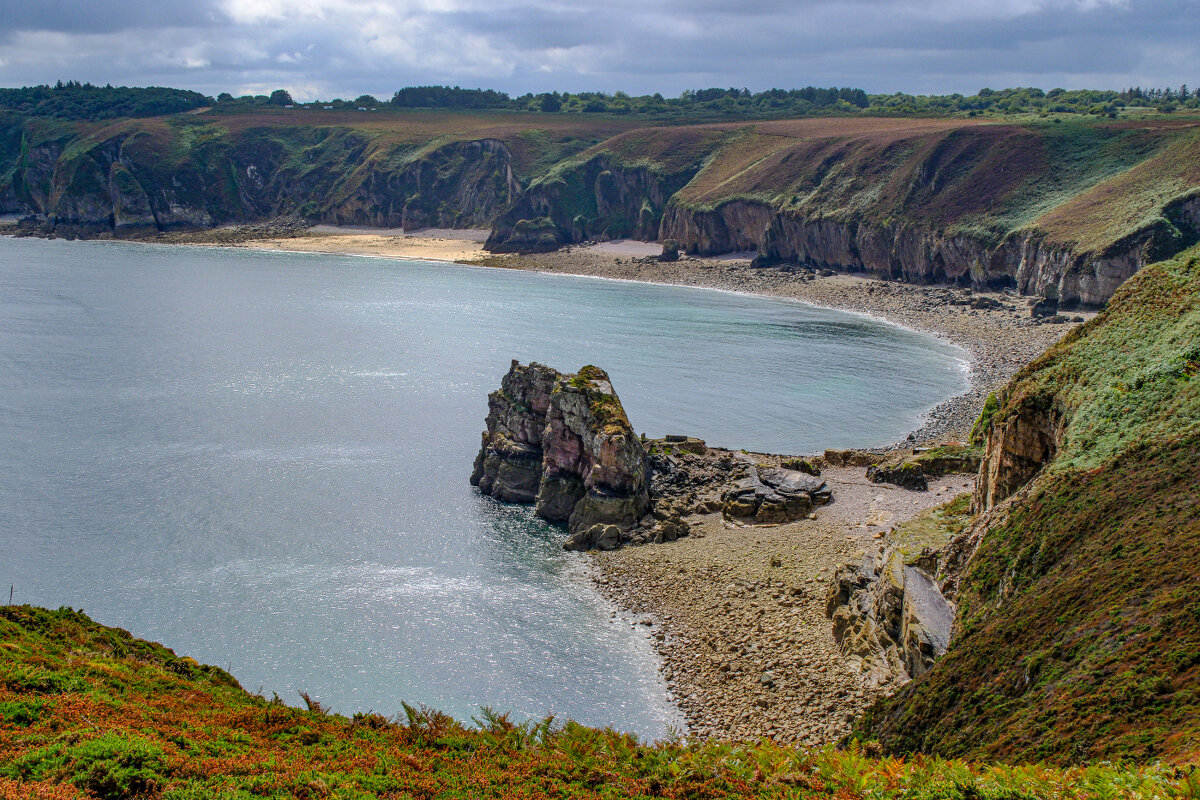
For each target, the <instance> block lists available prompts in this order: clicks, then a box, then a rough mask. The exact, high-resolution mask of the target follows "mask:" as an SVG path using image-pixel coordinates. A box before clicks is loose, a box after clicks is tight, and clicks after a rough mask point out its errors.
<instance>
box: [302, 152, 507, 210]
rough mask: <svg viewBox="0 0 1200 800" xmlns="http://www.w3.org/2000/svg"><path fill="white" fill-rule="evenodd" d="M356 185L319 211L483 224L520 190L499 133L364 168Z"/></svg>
mask: <svg viewBox="0 0 1200 800" xmlns="http://www.w3.org/2000/svg"><path fill="white" fill-rule="evenodd" d="M361 172H362V175H361V178H360V180H359V182H358V185H357V186H355V187H354V188H353V189H352V190H349V191H348V192H347V194H346V196H345V199H342V200H340V201H339V202H337V203H336V204H335V205H333V206H331V207H330V208H329V209H328V210H327V211H325V212H323V213H322V214H321V221H324V222H331V223H333V224H335V225H366V226H371V227H380V228H404V229H406V230H415V229H419V228H428V227H441V228H481V227H486V226H487V225H490V224H491V222H492V220H493V219H495V218H496V217H497V216H498V215H499V214H500V212H501V210H503V209H504V208H505V207H506V206H508V205H509V204H510V203H511V202H512V201H513V200H515V199H516V197H517V195H518V194H519V193H520V191H521V185H520V183H519V182H518V181H517V179H516V178H515V177H514V175H513V170H512V159H511V155H510V153H509V151H508V148H507V146H505V144H504V143H503V142H501V141H499V140H498V139H477V140H474V141H468V142H454V143H452V144H449V145H445V146H443V147H439V148H436V149H434V150H432V151H430V152H429V153H427V154H424V155H422V156H421V157H419V158H416V159H413V160H411V161H409V162H408V163H406V164H404V165H402V166H399V167H397V168H383V167H382V166H381V165H375V166H373V168H371V169H368V170H362V171H361Z"/></svg>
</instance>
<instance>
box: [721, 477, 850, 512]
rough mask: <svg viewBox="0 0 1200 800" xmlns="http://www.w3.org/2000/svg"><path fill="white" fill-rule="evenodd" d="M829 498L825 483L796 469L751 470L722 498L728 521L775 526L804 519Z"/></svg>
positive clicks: (828, 489) (830, 492)
mask: <svg viewBox="0 0 1200 800" xmlns="http://www.w3.org/2000/svg"><path fill="white" fill-rule="evenodd" d="M832 499H833V491H832V490H831V489H830V488H829V486H828V484H826V483H825V481H823V480H821V479H820V478H818V477H815V476H813V475H808V474H806V473H803V472H800V471H799V470H792V469H784V468H781V467H767V468H759V467H754V468H752V469H751V471H750V474H748V475H747V476H746V477H745V478H743V479H742V480H740V481H738V482H737V483H736V484H735V485H734V487H733V488H732V489H730V490H728V491H727V492H725V494H724V495H723V497H722V509H721V511H722V513H723V514H724V515H725V517H726V518H728V519H735V520H739V521H742V522H754V523H755V524H758V525H778V524H782V523H785V522H795V521H796V520H798V519H802V518H803V517H806V516H808V514H809V513H810V512H811V511H812V509H813V508H814V507H816V506H823V505H825V504H826V503H828V502H829V501H830V500H832Z"/></svg>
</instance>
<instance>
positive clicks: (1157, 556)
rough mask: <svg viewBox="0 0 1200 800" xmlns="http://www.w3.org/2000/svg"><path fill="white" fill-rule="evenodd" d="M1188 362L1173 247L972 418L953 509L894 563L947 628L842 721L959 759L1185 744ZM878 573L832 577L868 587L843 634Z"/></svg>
mask: <svg viewBox="0 0 1200 800" xmlns="http://www.w3.org/2000/svg"><path fill="white" fill-rule="evenodd" d="M1198 376H1200V248H1193V249H1191V250H1189V251H1187V252H1186V253H1184V254H1182V255H1181V256H1179V257H1177V258H1176V259H1174V260H1171V261H1167V262H1161V263H1157V264H1154V265H1151V266H1149V267H1147V268H1146V269H1145V270H1142V271H1141V272H1140V273H1139V274H1138V275H1136V276H1134V277H1133V278H1132V279H1131V280H1129V281H1128V282H1127V283H1126V284H1125V285H1124V286H1122V287H1121V288H1120V289H1119V290H1118V292H1117V293H1116V295H1115V296H1114V297H1113V299H1112V301H1111V303H1110V304H1109V306H1108V308H1107V309H1106V311H1105V312H1103V313H1102V314H1100V315H1099V316H1097V317H1096V318H1095V319H1094V320H1093V321H1092V322H1089V323H1088V324H1087V325H1085V326H1083V327H1081V328H1079V329H1077V330H1076V331H1074V332H1072V333H1071V334H1070V335H1068V336H1067V337H1066V338H1065V339H1064V340H1063V341H1062V342H1061V343H1060V344H1058V345H1056V346H1055V347H1053V348H1051V349H1050V350H1049V351H1048V352H1047V353H1046V354H1045V355H1044V356H1043V357H1041V358H1040V359H1038V360H1037V361H1035V362H1034V363H1033V364H1031V365H1029V367H1027V368H1026V369H1025V370H1023V371H1022V372H1021V373H1019V374H1018V375H1017V376H1016V377H1015V378H1014V379H1013V381H1012V382H1011V383H1010V384H1009V385H1008V386H1007V387H1006V389H1005V390H1004V391H1003V392H1002V393H1001V395H1000V397H999V398H998V402H997V404H996V407H995V409H994V411H991V412H989V415H988V416H987V417H986V418H985V419H983V420H981V425H982V428H983V429H984V430H985V431H986V437H987V439H986V446H985V451H984V458H983V463H982V465H981V467H980V472H979V475H978V478H977V486H976V491H975V495H974V498H973V501H972V503H973V507H972V508H971V509H970V510H971V511H972V512H973V514H971V515H969V516H968V518H967V519H966V521H965V522H964V523H963V524H961V525H960V526H959V528H958V530H957V532H956V534H955V535H954V536H953V537H952V540H951V541H950V542H949V544H948V545H946V546H945V547H942V548H940V549H938V550H936V551H930V552H924V553H920V554H918V558H917V559H915V560H914V566H917V567H919V568H920V570H921V572H922V574H923V575H925V576H926V577H928V578H930V579H932V581H933V582H934V584H935V585H936V587H937V589H938V590H939V591H940V593H941V595H942V596H943V597H944V598H945V599H946V600H947V601H948V602H949V603H950V607H951V608H952V609H953V615H954V616H953V627H952V636H951V639H950V641H949V643H948V645H947V646H946V647H945V653H944V655H941V656H940V657H938V658H937V659H936V660H931V661H930V663H928V664H923V665H920V666H919V667H918V669H917V670H914V671H912V677H913V680H912V681H911V682H909V683H908V684H907V685H906V686H904V687H903V688H902V689H900V690H899V691H898V692H897V693H896V694H895V695H894V696H892V697H891V698H889V699H886V700H884V701H882V702H880V703H879V704H877V705H876V706H875V707H874V708H873V709H872V711H871V712H870V713H869V714H868V715H867V717H866V718H865V719H864V720H863V721H862V722H861V723H860V724H859V727H858V731H859V733H860V734H861V735H865V736H868V737H878V738H879V739H880V741H881V742H882V743H883V744H884V745H885V747H887V748H888V749H890V750H892V751H894V752H911V751H923V752H931V753H937V754H954V755H969V756H972V757H983V756H986V757H989V758H1020V759H1043V758H1044V759H1050V760H1054V761H1060V762H1068V761H1085V760H1095V759H1101V758H1107V759H1111V758H1123V757H1130V758H1158V757H1165V758H1169V759H1174V760H1186V759H1188V758H1194V757H1195V756H1196V743H1197V742H1198V741H1200V696H1198V695H1197V694H1196V692H1195V688H1194V687H1195V686H1196V685H1197V681H1198V680H1200V613H1198V612H1200V605H1198V604H1197V603H1196V601H1195V591H1194V590H1195V587H1196V586H1197V585H1200V561H1198V560H1197V559H1196V558H1195V553H1196V551H1197V548H1200V499H1198V498H1197V496H1196V492H1195V487H1196V486H1197V485H1200V466H1198V464H1197V461H1196V454H1197V453H1200V377H1198ZM894 563H895V562H888V566H889V567H890V566H894ZM893 573H894V571H893ZM893 573H889V572H888V571H887V569H884V570H876V569H875V568H874V565H871V567H870V568H869V569H866V570H859V571H857V572H854V571H851V572H849V573H847V574H845V575H843V576H841V578H842V579H843V580H842V585H843V586H844V587H847V588H849V590H850V592H849V594H853V592H854V590H855V589H856V588H857V589H858V590H860V591H861V592H862V595H861V596H862V597H864V598H879V599H880V600H881V601H883V602H880V603H877V604H875V605H874V606H872V604H871V603H860V604H859V608H862V609H863V610H864V611H866V612H868V613H865V614H863V615H861V616H857V617H856V618H855V619H854V620H848V621H849V622H851V623H852V625H853V626H857V627H854V628H853V629H851V630H850V633H851V635H854V636H857V635H860V634H861V633H862V632H863V631H867V632H868V633H869V632H870V631H869V630H867V629H868V628H870V627H871V625H872V624H874V622H875V621H877V620H879V619H891V618H892V617H889V615H888V613H887V609H888V607H889V603H890V607H892V608H894V607H896V605H897V604H898V603H899V604H902V603H903V602H904V600H905V595H906V593H907V592H908V590H909V588H910V587H909V586H908V585H907V584H906V582H905V581H904V580H903V579H901V580H895V579H894V578H893ZM872 575H874V583H873V584H872V583H871V580H863V581H861V583H860V584H856V582H855V581H856V580H858V578H860V577H866V578H868V579H869V578H871V576H872ZM849 605H851V606H852V604H849ZM847 606H848V604H846V603H843V604H842V606H841V607H842V608H846V607H847ZM881 609H882V611H883V612H884V613H882V614H880V613H877V612H878V611H879V610H881ZM851 610H853V608H851ZM871 612H876V613H874V616H872V613H871ZM842 624H843V625H845V623H842ZM874 643H875V645H880V644H882V647H880V646H875V647H874V652H876V653H879V652H884V651H886V650H887V648H888V647H889V646H890V645H892V644H898V647H897V648H893V650H892V652H893V653H898V654H899V655H900V660H901V661H903V662H905V665H904V666H912V661H913V658H912V657H913V656H916V655H919V652H918V650H919V648H917V649H913V648H912V647H909V646H908V645H909V644H911V643H909V642H906V641H904V640H902V641H900V642H898V643H896V642H894V641H888V640H883V639H880V638H879V637H876V639H875V642H874ZM865 650H866V652H867V654H868V655H869V654H870V653H871V652H872V648H871V647H867V648H865ZM873 663H874V665H875V667H877V668H878V667H883V666H886V664H884V663H882V662H880V661H879V660H878V659H876V660H875V661H874V662H873Z"/></svg>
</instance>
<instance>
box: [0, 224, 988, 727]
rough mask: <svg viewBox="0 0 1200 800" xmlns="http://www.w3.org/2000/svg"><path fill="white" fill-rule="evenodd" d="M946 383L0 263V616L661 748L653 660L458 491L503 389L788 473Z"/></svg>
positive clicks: (896, 417) (465, 303) (592, 309)
mask: <svg viewBox="0 0 1200 800" xmlns="http://www.w3.org/2000/svg"><path fill="white" fill-rule="evenodd" d="M961 355H962V354H961V353H960V351H958V350H957V349H955V348H953V347H951V346H950V345H947V344H945V343H943V342H939V341H937V340H934V339H932V338H930V337H926V336H923V335H919V334H915V333H912V332H909V331H905V330H901V329H899V328H895V327H891V326H888V325H884V324H880V323H878V322H875V321H872V320H869V319H866V318H863V317H858V316H853V315H847V314H842V313H836V312H831V311H823V310H817V309H813V308H809V307H806V306H803V305H799V304H794V303H787V302H782V301H773V300H767V299H760V298H751V297H744V296H737V295H732V294H726V293H719V292H710V291H703V290H690V289H681V288H673V287H661V286H648V285H641V284H632V283H622V282H614V281H599V280H589V279H583V278H570V277H558V276H543V275H536V274H530V273H523V272H508V271H502V270H487V269H475V268H466V267H459V266H452V265H437V264H430V263H421V262H411V261H394V260H380V259H364V258H353V257H332V256H322V255H297V254H282V253H261V252H249V251H238V250H217V249H189V248H170V247H153V246H138V245H127V244H119V243H100V242H64V241H40V240H15V239H3V238H0V584H2V585H3V586H4V588H5V589H7V588H8V586H9V585H10V584H14V585H15V587H16V589H15V597H16V600H17V602H28V603H35V604H39V605H45V606H51V607H57V606H59V605H70V606H74V607H76V608H80V607H82V608H83V609H85V610H86V611H87V612H88V613H89V614H91V615H92V616H93V617H94V618H96V619H98V620H99V621H101V622H104V623H106V624H111V625H118V626H122V627H126V628H129V629H131V630H133V631H134V632H135V633H136V634H137V635H140V636H143V637H146V638H150V639H155V640H158V641H162V642H164V643H165V644H167V645H169V646H171V647H173V648H175V649H176V650H177V651H178V652H180V653H186V654H188V655H191V656H193V657H195V658H197V659H199V660H201V661H204V662H209V663H214V664H218V665H220V666H223V667H227V668H229V669H231V670H232V671H233V673H234V674H235V675H236V676H237V677H238V678H239V679H240V680H241V681H242V683H243V685H245V686H246V687H247V688H249V689H251V690H261V691H262V692H264V693H266V694H267V695H268V696H270V693H271V692H277V693H278V694H279V695H280V696H281V697H283V698H284V699H285V700H287V701H289V702H298V695H297V692H298V691H301V690H303V691H307V692H309V693H311V694H312V695H313V696H314V697H316V698H317V699H319V700H321V701H323V702H325V703H328V704H329V705H331V706H332V707H333V708H334V709H336V710H339V711H342V712H347V713H348V712H351V711H357V710H367V709H373V710H375V711H379V712H383V713H387V714H391V713H394V712H396V711H398V710H399V706H400V701H401V700H402V699H404V700H408V701H409V702H421V703H426V704H428V705H431V706H434V707H437V708H440V709H442V710H445V711H447V712H449V713H451V714H453V715H455V716H456V717H458V718H460V719H467V718H468V717H469V716H470V715H471V714H472V713H477V709H478V706H479V705H480V704H484V703H486V704H490V705H492V706H494V707H496V708H498V709H501V710H512V711H513V712H515V715H516V716H517V717H519V718H520V717H533V716H542V715H545V714H557V715H558V716H559V718H560V719H565V718H567V717H571V718H575V719H578V720H580V721H582V722H586V723H590V724H606V725H607V724H611V725H614V726H616V727H618V728H621V729H624V730H630V731H634V732H637V733H639V734H641V735H643V736H648V737H657V736H660V735H661V734H662V733H663V732H664V731H665V729H666V726H667V725H668V724H674V723H677V722H678V719H677V717H676V715H675V714H676V712H675V711H674V710H673V708H672V706H671V704H670V702H669V699H668V698H667V696H666V693H665V689H664V688H663V686H662V684H661V682H660V681H659V679H658V677H657V664H656V662H655V659H654V655H653V652H652V650H651V648H650V647H649V644H648V642H647V641H646V639H645V638H644V637H643V636H642V635H641V634H639V632H638V631H636V630H633V629H632V628H631V627H630V625H629V624H628V623H627V622H622V621H621V620H620V619H619V618H616V619H614V618H613V617H612V616H611V615H612V609H611V608H610V607H609V606H607V605H606V604H605V603H604V602H603V601H602V600H601V599H600V598H599V597H598V596H597V595H596V594H595V592H594V591H593V590H592V589H591V588H590V587H589V584H588V582H587V580H586V579H585V575H584V574H583V570H585V569H586V566H585V565H586V563H587V558H586V557H585V556H580V555H578V554H569V553H565V552H563V551H562V549H561V547H560V542H561V540H562V538H563V535H564V534H563V532H562V531H560V530H557V529H555V528H553V527H550V526H547V525H545V524H543V523H541V522H540V521H538V520H537V519H536V518H534V517H533V516H532V515H531V514H530V513H529V511H528V510H527V509H522V508H517V507H505V506H501V505H498V504H496V503H495V502H493V501H491V500H490V499H488V498H481V497H479V496H478V494H477V493H475V492H474V490H472V489H471V488H470V487H469V486H468V484H467V477H468V475H469V473H470V468H471V460H472V458H473V456H474V455H475V451H476V449H477V447H478V445H479V433H480V431H481V430H482V428H483V418H484V415H485V413H486V410H487V393H488V392H489V391H491V390H492V389H494V388H496V387H497V386H498V384H499V381H500V378H501V376H502V375H503V374H504V372H505V371H506V370H507V368H508V364H509V361H510V360H511V359H513V358H519V359H521V360H522V361H528V360H530V359H536V360H539V361H543V362H545V363H548V364H551V365H553V366H556V367H558V368H560V369H566V370H573V369H576V368H578V367H579V366H581V365H583V364H586V363H595V364H598V365H600V366H603V367H604V368H606V369H607V370H608V371H609V372H610V374H611V375H612V378H613V382H614V384H615V386H616V387H617V390H618V392H619V393H620V395H621V398H622V400H623V401H624V403H625V406H626V408H627V410H628V412H629V416H630V419H631V420H632V421H633V422H634V425H635V426H636V427H637V429H638V430H639V431H645V432H647V433H649V434H651V435H659V434H663V433H668V432H681V433H689V434H694V435H698V436H701V437H704V438H706V439H708V440H709V441H710V442H711V443H715V444H721V445H728V446H734V447H745V448H748V449H757V450H766V451H774V452H806V451H812V450H817V449H820V448H823V447H827V446H851V445H874V444H881V443H884V442H886V441H889V440H893V439H895V438H898V437H901V436H903V435H905V434H906V433H907V431H908V430H910V429H912V428H913V427H915V426H916V425H917V423H918V421H919V417H920V414H921V413H922V412H923V411H924V410H925V409H927V408H929V407H930V406H932V405H934V404H936V403H937V402H939V401H940V400H942V399H944V398H945V397H946V396H948V395H950V394H953V393H955V392H957V391H960V390H962V389H963V388H965V379H964V374H963V370H962V364H961V362H960V358H961Z"/></svg>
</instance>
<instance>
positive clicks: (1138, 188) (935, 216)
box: [679, 119, 1200, 252]
mask: <svg viewBox="0 0 1200 800" xmlns="http://www.w3.org/2000/svg"><path fill="white" fill-rule="evenodd" d="M868 122H871V121H869V120H799V121H796V122H793V123H790V124H787V123H765V124H762V125H759V126H748V127H747V128H746V129H744V131H743V132H741V134H740V136H739V137H737V139H736V141H734V142H731V143H730V144H729V145H728V146H727V147H726V148H725V149H724V150H723V151H721V152H720V153H719V154H718V157H716V158H714V159H713V160H712V161H710V163H709V164H708V165H707V166H706V168H705V169H704V170H703V171H702V172H701V173H700V174H699V175H698V176H696V178H695V180H693V181H692V183H691V184H689V185H688V186H687V187H685V188H684V190H683V191H681V192H680V194H679V200H681V201H682V202H684V203H685V204H686V205H689V206H694V207H697V208H712V207H715V206H718V205H720V204H722V203H725V202H729V201H730V200H733V199H751V200H757V201H761V202H766V203H769V204H771V205H774V206H779V207H782V208H784V209H786V210H788V211H791V212H794V213H798V214H800V215H803V216H805V217H809V218H818V217H828V218H833V219H839V220H843V221H858V222H864V221H865V222H873V223H877V224H878V223H884V224H886V223H891V222H899V223H904V224H910V225H921V226H926V227H930V228H933V229H936V230H946V231H949V232H952V233H955V232H963V233H970V234H973V235H976V236H981V237H983V238H985V239H999V238H1002V237H1003V236H1005V235H1007V234H1009V233H1011V232H1013V231H1016V230H1038V231H1041V232H1043V233H1044V234H1045V235H1046V236H1047V238H1048V239H1049V240H1050V241H1052V242H1056V243H1061V244H1072V245H1074V246H1075V247H1076V248H1077V249H1078V250H1079V251H1081V252H1083V251H1088V252H1101V251H1103V250H1104V249H1105V248H1106V247H1108V246H1110V245H1111V244H1113V243H1114V242H1117V241H1119V240H1120V239H1122V238H1123V237H1126V236H1129V235H1131V234H1132V233H1135V232H1137V231H1140V230H1142V229H1144V228H1146V227H1148V226H1150V225H1152V224H1154V223H1155V222H1156V221H1157V220H1158V219H1159V218H1160V217H1161V216H1162V209H1163V207H1164V206H1165V205H1167V204H1168V203H1169V202H1171V201H1173V200H1177V199H1179V198H1181V197H1184V196H1187V195H1189V193H1195V192H1196V191H1198V190H1200V158H1198V157H1197V153H1198V148H1200V128H1198V127H1197V126H1196V124H1195V123H1194V122H1190V121H1188V122H1184V121H1179V122H1169V123H1167V122H1158V123H1153V124H1152V123H1098V122H1080V121H1073V122H1069V123H1066V124H1052V123H1045V122H1040V123H1028V124H984V125H980V124H972V123H965V122H963V121H961V120H886V119H880V120H874V121H873V122H875V123H876V124H875V125H868V124H867V123H868ZM839 123H843V124H839ZM851 123H853V124H851Z"/></svg>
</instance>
